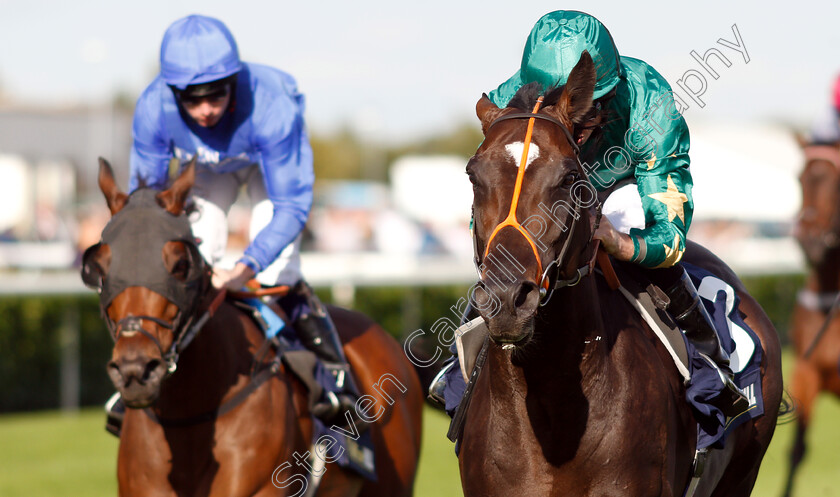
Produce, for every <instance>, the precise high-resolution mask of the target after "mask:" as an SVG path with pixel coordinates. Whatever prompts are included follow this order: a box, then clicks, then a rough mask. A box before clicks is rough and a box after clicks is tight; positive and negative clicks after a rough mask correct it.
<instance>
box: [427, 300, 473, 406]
mask: <svg viewBox="0 0 840 497" xmlns="http://www.w3.org/2000/svg"><path fill="white" fill-rule="evenodd" d="M477 317H478V311H476V310H475V308H474V307H473V306H472V304H471V303H468V304H467V308H466V309H465V310H464V315H463V316H461V325H464V324H466V323H468V322H470V321H471V320H473V319H475V318H477ZM449 351H450V352H452V357H451V358H450V359H447V361H446V362H445V363H444V364H443V367H442V368H440V371H438V374H436V375H435V378H434V379H433V380H432V383H431V385H429V392H428V395H427V397H426V398H428V399H429V402H430V403H431V404H432V405H433V406H434V407H438V408H440V409H446V399H445V398H444V391H446V373H448V372H449V370H450V369H452V367H453V366H456V367H459V368H460V364H459V360H458V348H457V347H456V346H455V344H454V343H453V344H452V346H451V347H450V349H449Z"/></svg>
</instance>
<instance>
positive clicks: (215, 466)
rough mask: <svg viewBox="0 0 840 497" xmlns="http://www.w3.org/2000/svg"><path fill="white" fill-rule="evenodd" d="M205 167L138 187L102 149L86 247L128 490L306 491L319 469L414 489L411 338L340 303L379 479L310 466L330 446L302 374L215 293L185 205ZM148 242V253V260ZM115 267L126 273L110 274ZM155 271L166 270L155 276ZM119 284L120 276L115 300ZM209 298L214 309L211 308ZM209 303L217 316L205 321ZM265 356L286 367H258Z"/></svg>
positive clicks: (339, 487)
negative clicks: (118, 177) (106, 216)
mask: <svg viewBox="0 0 840 497" xmlns="http://www.w3.org/2000/svg"><path fill="white" fill-rule="evenodd" d="M194 178H195V166H194V163H193V164H190V165H189V166H188V167H186V168H185V169H184V171H183V172H182V173H181V174H180V175H179V177H178V178H177V179H176V180H175V181H174V182H173V184H172V186H171V187H170V188H169V189H167V190H165V191H161V192H155V191H154V190H150V189H147V188H140V189H138V190H136V191H135V192H133V193H132V194H131V195H130V196H129V195H127V194H126V193H123V192H122V191H121V190H120V189H119V188H118V186H117V185H116V182H115V180H114V176H113V172H112V170H111V167H110V165H108V163H107V162H106V161H105V160H103V159H100V169H99V185H100V188H101V190H102V193H103V194H104V195H105V199H106V200H107V203H108V207H109V209H110V211H111V215H112V217H111V222H110V223H109V225H108V226H106V228H105V230H104V231H103V242H102V243H100V244H98V245H94V246H93V247H91V249H89V250H88V253H86V255H85V258H84V259H85V263H84V268H83V278H85V279H86V283H88V284H91V282H92V283H93V285H94V286H95V285H97V284H98V285H99V287H98V288H100V299H101V303H102V304H103V314H104V316H103V317H104V319H105V321H106V323H107V324H108V325H109V328H110V329H111V331H112V336H113V337H114V339H115V344H114V348H113V352H112V355H111V360H110V362H109V363H108V372H109V375H110V376H111V379H112V381H113V383H114V386H115V387H116V388H117V389H118V390H119V392H120V394H121V396H122V398H123V400H124V401H125V403H126V405H127V407H129V409H128V410H127V412H126V413H125V417H124V421H123V425H122V433H121V436H120V446H119V455H118V463H117V476H118V480H119V494H120V495H121V496H141V495H142V496H150V495H155V496H174V495H179V496H187V495H189V496H218V497H234V496H243V497H244V496H260V497H262V496H275V495H278V496H279V495H304V488H306V491H308V492H311V490H312V489H313V487H314V485H307V484H306V483H305V482H304V479H305V478H306V477H307V476H308V473H319V474H320V475H321V476H322V479H321V481H320V486H319V487H318V494H317V495H319V496H395V495H399V496H409V495H412V493H413V483H414V478H415V474H416V469H417V461H418V456H419V450H420V442H421V410H422V405H423V393H422V391H421V386H420V384H419V381H418V379H417V375H416V373H415V371H414V369H413V367H412V365H411V364H410V363H409V361H408V360H407V359H406V357H405V356H404V354H403V353H402V349H401V347H400V346H399V345H398V344H397V342H396V341H395V340H394V339H393V338H392V337H391V336H390V335H388V334H387V333H386V332H385V331H384V330H383V329H382V328H381V327H380V326H379V325H378V324H376V323H375V322H373V321H372V320H371V319H370V318H368V317H366V316H364V315H362V314H360V313H357V312H354V311H349V310H345V309H340V308H337V307H329V313H330V315H331V316H332V319H333V320H334V321H335V324H336V326H337V328H338V330H339V334H340V336H341V338H342V341H343V343H344V350H345V353H346V355H347V357H348V359H349V362H350V363H351V364H352V369H353V371H354V374H355V378H356V382H357V385H359V387H360V389H361V391H362V393H363V394H364V395H363V396H362V398H361V399H360V403H362V405H361V407H360V405H359V403H357V406H356V411H357V413H358V414H359V416H360V417H361V419H360V420H358V421H356V422H355V424H349V425H347V426H345V427H343V429H344V430H345V431H347V432H354V431H356V432H357V431H358V430H363V429H365V428H366V429H368V430H370V432H371V437H372V440H373V444H374V448H375V460H376V481H370V480H366V479H363V478H361V477H360V476H358V475H356V474H355V473H350V472H347V471H345V470H343V469H341V468H339V467H337V465H335V464H333V465H329V464H322V465H321V466H320V467H319V468H317V469H313V468H314V466H313V465H314V464H315V463H313V461H315V460H316V459H317V458H324V457H325V456H324V454H322V453H320V452H318V451H317V450H316V454H310V453H309V451H310V447H311V444H312V432H313V422H312V420H311V418H310V414H309V410H308V409H309V407H308V406H309V404H308V402H307V391H306V389H305V388H304V385H303V384H302V383H301V381H300V380H298V379H297V378H296V377H295V376H293V375H291V374H289V372H288V371H287V370H286V368H285V366H282V365H279V364H278V363H276V362H273V363H272V362H271V361H270V359H272V358H273V357H274V352H273V350H272V349H270V348H268V347H264V344H265V340H266V339H265V337H264V335H263V332H262V331H261V329H260V328H258V327H257V325H256V324H255V322H254V320H253V319H252V318H251V317H249V316H248V315H247V314H246V313H245V312H244V311H242V310H240V309H239V308H238V307H236V306H234V305H233V304H231V303H230V302H228V301H224V300H222V299H218V298H217V297H218V293H219V292H217V291H215V290H214V289H213V288H212V286H211V285H210V284H209V281H210V280H209V277H210V269H209V267H207V265H206V263H204V261H203V259H202V258H201V256H200V254H198V251H197V248H196V247H195V245H196V240H195V239H194V238H193V237H192V233H191V230H190V228H189V222H188V221H187V217H186V215H185V214H184V212H183V211H184V203H185V200H186V199H187V195H188V192H189V190H190V187H191V186H192V184H193V181H194ZM139 211H143V212H144V214H142V215H141V214H138V212H139ZM150 220H155V221H154V222H155V223H160V225H161V226H163V228H162V229H164V230H166V231H165V232H164V233H163V237H161V236H158V235H148V234H147V233H149V231H148V229H147V227H148V225H150V224H151V223H152V221H150ZM109 230H110V231H109ZM106 234H108V236H110V237H112V238H106ZM156 237H157V238H162V239H163V240H169V241H165V243H164V244H163V245H162V247H163V248H162V249H161V248H160V244H159V245H158V246H155V245H154V244H152V240H153V239H155V238H156ZM166 237H169V238H166ZM105 240H109V241H108V242H107V243H106V242H105ZM123 240H125V242H127V243H125V242H123ZM118 242H120V243H118ZM161 243H163V242H161ZM138 254H145V255H146V258H145V260H147V261H150V262H148V263H147V264H145V265H144V266H143V267H141V268H138V267H137V263H138V261H140V260H143V259H141V258H139V257H138ZM115 268H120V271H121V272H120V273H119V274H112V273H117V271H116V269H115ZM156 272H157V273H160V274H161V275H162V277H161V278H160V279H163V280H165V281H152V283H147V281H150V279H149V277H148V276H147V275H148V274H155V273H156ZM108 283H110V284H111V285H119V286H117V287H116V288H117V289H116V290H114V289H112V290H111V291H110V293H113V294H114V295H108V296H107V299H106V293H109V292H106V291H104V290H107V284H108ZM173 288H175V290H173ZM103 289H104V290H103ZM217 304H218V305H217ZM216 305H217V307H216ZM211 308H212V309H213V312H212V316H211V315H210V313H206V312H205V310H207V309H211ZM200 316H207V317H209V319H207V320H206V321H205V322H204V323H203V326H200V324H201V323H200V322H199V320H202V319H201V317H200ZM196 322H199V325H198V326H193V327H192V328H189V327H188V326H187V325H186V323H196ZM187 328H189V329H187ZM195 332H197V333H195ZM187 333H189V334H191V336H190V337H189V338H188V339H185V335H186V334H187ZM193 333H195V334H193ZM189 340H191V342H190V341H189ZM187 345H188V346H187ZM173 351H174V353H173ZM263 357H264V358H265V359H264V360H263V359H262V358H263ZM267 364H275V365H276V366H278V367H275V368H273V369H271V370H270V371H269V372H268V375H267V376H259V375H256V373H258V372H259V373H262V372H264V371H266V369H265V366H266V365H267ZM173 371H174V372H173ZM168 372H169V373H168ZM257 377H259V378H262V380H263V381H262V383H258V382H255V381H256V378H257ZM395 385H397V386H395ZM363 425H364V426H363ZM337 433H338V432H337ZM357 436H358V435H357ZM321 439H323V442H322V443H323V445H320V446H319V450H320V449H328V448H329V447H327V446H326V445H330V444H331V443H332V442H331V441H329V440H326V439H324V437H321ZM333 460H334V459H332V460H327V461H324V462H332V461H333ZM334 466H335V467H334ZM306 495H311V493H307V494H306Z"/></svg>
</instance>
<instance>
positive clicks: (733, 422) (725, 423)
mask: <svg viewBox="0 0 840 497" xmlns="http://www.w3.org/2000/svg"><path fill="white" fill-rule="evenodd" d="M683 267H685V270H686V272H688V274H689V276H690V277H691V281H692V282H693V283H694V286H695V287H697V292H698V293H699V294H700V297H701V299H702V301H703V304H704V305H705V306H706V310H707V311H709V314H710V315H711V316H712V319H713V320H714V322H715V328H716V329H717V332H718V335H719V336H720V342H721V345H722V346H723V348H724V350H726V352H728V353H729V356H730V366H731V368H732V371H733V372H734V373H735V384H736V385H737V386H738V388H740V389H741V391H742V392H744V394H745V395H746V396H747V398H748V399H749V401H750V407H749V409H748V410H747V411H746V412H744V413H742V414H740V415H739V416H737V417H735V418H731V419H729V420H727V419H726V417H725V416H724V415H723V413H722V412H720V410H719V409H717V408H715V407H714V406H712V405H710V404H709V400H710V399H712V398H714V397H715V396H717V395H718V394H719V393H720V392H721V390H722V389H723V382H722V381H721V379H720V376H719V374H718V371H717V368H715V367H714V366H713V365H711V364H710V363H709V362H708V361H707V360H706V359H704V358H703V357H701V356H700V354H699V353H698V352H697V351H696V350H695V349H694V347H693V346H692V345H691V343H689V342H688V340H686V347H688V352H689V356H690V357H691V360H690V362H691V382H690V383H689V385H688V387H687V389H686V397H687V398H688V401H689V403H691V406H692V408H693V409H694V414H695V417H696V418H697V423H698V433H697V448H698V449H702V448H705V447H709V446H715V447H722V446H723V442H724V440H725V437H726V434H727V433H729V432H731V431H732V430H734V429H735V428H737V427H738V426H740V425H741V424H743V423H744V422H746V421H748V420H750V419H753V418H756V417H758V416H761V415H762V414H764V402H763V398H762V394H761V370H760V366H761V356H762V350H761V342H760V341H759V339H758V336H757V335H756V334H755V332H754V331H753V330H752V329H751V328H750V327H749V326H747V324H746V323H745V322H744V319H743V316H742V314H741V311H740V310H739V309H738V304H739V299H738V296H737V295H736V294H735V290H734V289H733V288H732V287H731V286H729V285H728V284H727V283H725V282H724V281H723V280H721V279H720V278H718V277H717V276H715V275H713V274H712V273H710V272H708V271H706V270H705V269H702V268H699V267H697V266H693V265H691V264H688V263H683Z"/></svg>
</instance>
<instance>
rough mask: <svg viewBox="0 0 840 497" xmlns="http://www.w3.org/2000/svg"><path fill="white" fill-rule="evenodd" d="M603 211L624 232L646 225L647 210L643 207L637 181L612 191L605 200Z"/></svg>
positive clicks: (614, 225)
mask: <svg viewBox="0 0 840 497" xmlns="http://www.w3.org/2000/svg"><path fill="white" fill-rule="evenodd" d="M601 213H602V214H603V215H604V216H605V217H606V218H607V219H609V220H610V223H612V225H613V227H614V228H615V229H616V230H618V231H620V232H622V233H630V228H639V229H644V227H645V211H644V210H643V209H642V198H641V197H639V189H638V187H637V186H636V184H635V183H630V184H627V185H624V186H622V187H621V188H617V189H616V190H615V191H613V192H612V193H610V196H609V197H607V200H605V201H604V206H603V207H602V208H601Z"/></svg>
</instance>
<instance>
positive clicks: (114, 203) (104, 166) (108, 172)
mask: <svg viewBox="0 0 840 497" xmlns="http://www.w3.org/2000/svg"><path fill="white" fill-rule="evenodd" d="M99 189H100V190H102V194H103V195H105V201H106V202H107V203H108V209H109V210H110V211H111V215H112V216H113V215H114V214H116V213H117V212H119V211H120V210H121V209H122V208H123V207H125V202H126V200H128V195H126V194H125V193H124V192H123V191H121V190H120V187H119V186H117V182H116V180H115V179H114V170H113V169H112V168H111V164H108V161H106V160H105V159H103V158H102V157H100V158H99Z"/></svg>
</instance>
